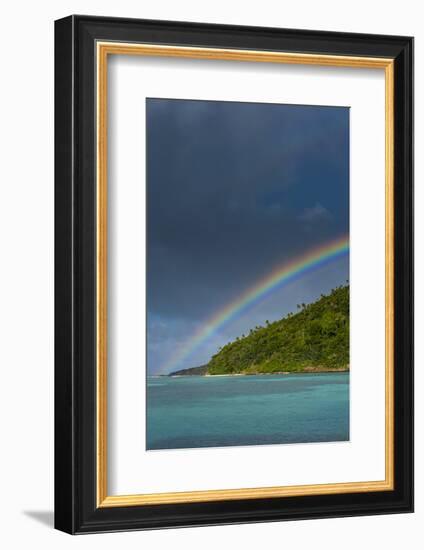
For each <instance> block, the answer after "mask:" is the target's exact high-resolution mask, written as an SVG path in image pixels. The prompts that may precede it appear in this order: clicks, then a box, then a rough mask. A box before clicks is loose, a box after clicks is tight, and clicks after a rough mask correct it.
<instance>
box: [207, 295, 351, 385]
mask: <svg viewBox="0 0 424 550" xmlns="http://www.w3.org/2000/svg"><path fill="white" fill-rule="evenodd" d="M297 307H298V310H299V311H298V312H297V313H295V314H293V313H289V314H288V315H287V316H286V317H285V318H284V319H281V320H280V321H275V322H273V323H269V322H268V321H267V322H266V326H265V327H256V328H255V329H254V330H252V331H251V332H250V334H249V335H248V336H245V337H242V338H237V339H236V340H235V341H234V342H230V343H229V344H227V345H226V346H224V347H223V348H222V349H221V350H220V351H219V352H218V353H217V354H216V355H214V356H213V357H212V359H211V360H210V362H209V363H208V365H207V374H239V373H242V374H261V373H264V374H265V373H273V372H274V373H275V372H320V371H332V370H347V369H349V285H346V286H340V287H338V288H336V289H334V290H333V291H332V292H331V293H330V294H329V295H327V296H324V295H321V298H319V299H318V300H317V301H316V302H314V303H312V304H308V305H306V304H299V305H298V306H297Z"/></svg>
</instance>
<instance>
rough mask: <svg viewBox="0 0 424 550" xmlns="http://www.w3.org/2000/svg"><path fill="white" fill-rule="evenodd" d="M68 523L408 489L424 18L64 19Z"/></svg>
mask: <svg viewBox="0 0 424 550" xmlns="http://www.w3.org/2000/svg"><path fill="white" fill-rule="evenodd" d="M55 53H56V55H55V72H56V77H55V132H56V137H55V159H56V163H55V166H56V168H55V182H56V183H55V212H56V225H55V235H56V249H55V254H56V259H55V278H56V295H55V296H56V306H55V308H56V309H55V315H56V325H55V342H56V348H55V349H56V351H55V399H56V406H55V441H56V442H55V525H56V528H57V529H60V530H63V531H66V532H68V533H72V534H75V533H93V532H101V531H119V530H130V529H152V528H163V527H180V526H196V525H212V524H224V523H244V522H256V521H276V520H288V519H305V518H324V517H334V516H353V515H365V514H382V513H396V512H411V511H412V509H413V465H412V464H413V416H412V414H413V409H412V398H413V355H412V339H413V316H412V305H413V296H412V289H413V286H412V277H413V264H412V260H413V252H412V251H413V248H412V244H413V241H412V227H413V218H412V215H413V212H412V185H413V157H412V154H413V148H412V147H413V143H412V121H413V117H412V108H413V84H412V83H413V39H412V38H409V37H401V36H378V35H362V34H346V33H334V32H318V31H310V30H287V29H275V28H254V27H236V26H225V25H206V24H198V23H175V22H167V21H147V20H131V19H114V18H102V17H89V16H70V17H67V18H65V19H61V20H59V21H56V25H55Z"/></svg>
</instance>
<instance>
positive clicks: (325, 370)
mask: <svg viewBox="0 0 424 550" xmlns="http://www.w3.org/2000/svg"><path fill="white" fill-rule="evenodd" d="M346 372H350V368H339V369H328V368H323V369H308V370H303V371H278V372H235V373H231V374H210V373H206V374H172V373H171V374H161V375H158V377H167V378H190V377H201V378H229V377H234V378H235V377H238V376H287V375H291V374H337V373H346ZM151 378H155V376H154V375H153V376H151Z"/></svg>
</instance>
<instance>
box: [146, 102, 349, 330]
mask: <svg viewBox="0 0 424 550" xmlns="http://www.w3.org/2000/svg"><path fill="white" fill-rule="evenodd" d="M146 109H147V182H148V307H149V311H150V312H151V313H153V314H155V315H159V316H161V317H162V318H166V317H169V318H173V317H174V318H180V319H185V320H186V321H187V322H190V321H196V320H199V319H203V318H204V317H205V316H208V315H210V314H212V313H213V312H214V311H215V310H216V309H219V307H220V306H222V305H223V304H225V303H227V302H228V301H229V300H231V299H233V298H235V297H236V296H237V295H238V294H239V293H240V292H241V291H242V290H243V289H244V288H247V287H249V286H250V285H252V284H253V283H254V282H255V281H256V280H257V279H258V278H259V277H261V276H263V275H265V274H267V273H268V272H269V271H270V270H271V269H272V267H273V266H275V265H277V264H279V263H281V262H282V261H284V260H285V259H290V258H293V256H296V255H297V254H302V253H303V252H305V251H307V250H308V249H310V248H312V247H314V246H315V245H317V244H320V243H324V242H325V241H326V240H328V239H331V238H334V237H337V236H339V235H341V234H343V233H347V231H348V210H349V204H348V117H349V115H348V109H346V108H334V107H307V106H292V105H290V106H289V105H268V104H251V103H250V104H247V103H232V102H231V103H230V102H209V101H185V100H163V99H148V100H147V106H146Z"/></svg>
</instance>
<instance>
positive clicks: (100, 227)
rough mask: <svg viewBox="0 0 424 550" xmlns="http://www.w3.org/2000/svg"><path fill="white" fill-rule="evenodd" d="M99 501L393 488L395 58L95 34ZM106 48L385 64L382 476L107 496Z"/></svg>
mask: <svg viewBox="0 0 424 550" xmlns="http://www.w3.org/2000/svg"><path fill="white" fill-rule="evenodd" d="M96 54H97V91H96V94H97V96H96V98H97V121H96V122H97V182H96V184H97V227H96V229H97V258H96V263H97V307H96V311H97V341H96V359H97V373H96V374H97V423H96V424H97V425H96V428H97V452H96V458H97V506H98V507H119V506H142V505H148V504H172V503H184V502H186V503H188V502H208V501H220V500H221V501H222V500H239V499H255V498H272V497H274V498H276V497H290V496H306V495H324V494H341V493H365V492H372V491H389V490H393V489H394V403H393V399H394V194H393V190H394V138H393V131H394V60H393V59H390V58H372V57H352V56H338V55H318V54H302V53H286V52H267V51H256V50H236V49H219V48H197V47H196V48H194V47H185V46H162V45H152V44H136V43H123V42H101V41H99V42H97V44H96ZM109 55H142V56H154V57H181V58H191V59H205V60H207V59H220V60H227V61H250V62H262V63H283V64H297V65H317V66H331V67H356V68H367V69H384V71H385V135H386V143H385V149H386V158H385V186H386V191H385V197H386V204H385V215H386V222H385V223H386V228H385V273H386V294H385V300H386V314H385V323H386V326H385V331H386V349H385V353H386V364H385V479H384V480H379V481H358V482H349V483H328V484H315V485H293V486H279V487H255V488H244V489H217V490H205V491H184V492H178V493H149V494H134V495H117V496H109V495H108V492H107V61H108V56H109Z"/></svg>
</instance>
